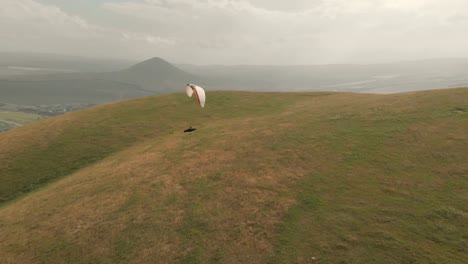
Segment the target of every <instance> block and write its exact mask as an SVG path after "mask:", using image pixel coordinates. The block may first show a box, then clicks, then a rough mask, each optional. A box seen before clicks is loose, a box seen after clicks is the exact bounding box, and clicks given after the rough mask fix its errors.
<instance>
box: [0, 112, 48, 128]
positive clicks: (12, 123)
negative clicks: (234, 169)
mask: <svg viewBox="0 0 468 264" xmlns="http://www.w3.org/2000/svg"><path fill="white" fill-rule="evenodd" d="M42 118H43V117H42V116H40V115H35V114H28V113H22V112H4V111H0V131H3V130H7V129H10V128H13V127H17V126H21V125H24V124H27V123H31V122H34V121H37V120H40V119H42Z"/></svg>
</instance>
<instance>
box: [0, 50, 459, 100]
mask: <svg viewBox="0 0 468 264" xmlns="http://www.w3.org/2000/svg"><path fill="white" fill-rule="evenodd" d="M0 59H2V60H1V63H0V102H3V103H12V104H19V105H39V104H76V103H83V104H101V103H105V102H111V101H117V100H124V99H129V98H135V97H141V96H146V95H154V94H163V93H173V92H181V91H183V89H184V86H185V84H186V83H189V82H190V83H197V84H199V85H202V86H205V87H206V89H207V90H212V91H213V90H244V91H346V92H369V93H395V92H404V91H413V90H427V89H434V88H452V87H462V86H468V74H467V72H468V59H434V60H425V61H408V62H398V63H386V64H369V65H352V64H341V65H286V66H269V65H236V66H223V65H208V66H203V65H189V64H175V65H173V64H171V63H169V62H167V61H165V60H163V59H161V58H157V57H155V58H152V59H149V60H146V61H143V62H140V63H137V64H133V66H132V62H131V61H124V60H120V61H119V60H94V59H87V58H81V57H64V56H58V55H57V56H48V55H43V54H41V55H34V54H33V55H31V54H29V55H21V54H6V55H5V54H4V53H0ZM2 67H3V68H2ZM5 67H6V68H8V69H9V70H10V71H17V72H16V73H14V74H13V73H11V72H10V74H9V73H8V70H7V71H5ZM1 69H3V70H4V71H3V72H2V70H1ZM31 72H32V73H31Z"/></svg>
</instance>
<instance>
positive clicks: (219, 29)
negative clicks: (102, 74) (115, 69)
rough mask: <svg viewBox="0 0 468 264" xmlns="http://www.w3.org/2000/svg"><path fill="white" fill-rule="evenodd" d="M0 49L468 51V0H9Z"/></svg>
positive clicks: (202, 58)
mask: <svg viewBox="0 0 468 264" xmlns="http://www.w3.org/2000/svg"><path fill="white" fill-rule="evenodd" d="M0 51H33V52H52V53H65V54H74V55H86V56H94V57H96V56H97V57H115V58H129V59H132V60H142V59H147V58H150V57H154V56H158V57H162V58H164V59H166V60H169V61H171V62H175V63H193V64H324V63H368V62H382V61H397V60H413V59H425V58H438V57H468V1H467V0H287V1H286V0H76V1H75V0H73V1H71V0H0Z"/></svg>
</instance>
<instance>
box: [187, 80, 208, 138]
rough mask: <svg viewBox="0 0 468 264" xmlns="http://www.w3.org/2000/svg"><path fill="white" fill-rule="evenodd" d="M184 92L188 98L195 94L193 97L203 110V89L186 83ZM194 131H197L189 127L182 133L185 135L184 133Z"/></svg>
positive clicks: (204, 95)
mask: <svg viewBox="0 0 468 264" xmlns="http://www.w3.org/2000/svg"><path fill="white" fill-rule="evenodd" d="M185 92H186V93H187V96H188V97H192V95H193V94H195V97H196V98H197V102H198V105H200V107H201V108H205V101H206V94H205V90H204V89H203V88H201V87H200V86H198V85H195V84H191V83H188V84H187V85H186V86H185ZM195 130H197V129H196V128H193V127H192V126H190V127H189V128H187V129H186V130H184V133H186V132H189V133H190V132H193V131H195Z"/></svg>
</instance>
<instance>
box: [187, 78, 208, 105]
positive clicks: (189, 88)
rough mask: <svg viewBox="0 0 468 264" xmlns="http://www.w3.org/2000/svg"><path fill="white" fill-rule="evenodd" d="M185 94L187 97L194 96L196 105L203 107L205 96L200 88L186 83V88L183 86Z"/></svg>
mask: <svg viewBox="0 0 468 264" xmlns="http://www.w3.org/2000/svg"><path fill="white" fill-rule="evenodd" d="M185 92H186V93H187V95H188V97H192V95H193V94H195V97H196V98H197V101H198V104H199V105H200V106H201V107H202V108H204V107H205V101H206V95H205V90H203V88H201V87H200V86H198V85H195V84H191V83H188V84H187V86H185Z"/></svg>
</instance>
